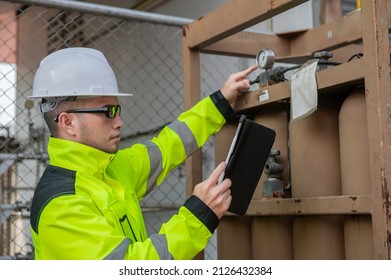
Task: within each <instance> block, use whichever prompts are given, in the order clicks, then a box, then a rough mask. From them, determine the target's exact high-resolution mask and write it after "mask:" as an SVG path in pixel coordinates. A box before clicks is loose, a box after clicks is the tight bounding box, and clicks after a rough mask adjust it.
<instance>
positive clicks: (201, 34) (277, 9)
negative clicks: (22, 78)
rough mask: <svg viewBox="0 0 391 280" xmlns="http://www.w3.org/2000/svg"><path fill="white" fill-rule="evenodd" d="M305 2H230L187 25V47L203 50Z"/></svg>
mask: <svg viewBox="0 0 391 280" xmlns="http://www.w3.org/2000/svg"><path fill="white" fill-rule="evenodd" d="M307 1H308V0H274V1H269V0H246V2H243V1H242V0H232V1H231V2H229V3H228V4H226V5H223V6H221V7H220V8H217V9H216V10H214V11H212V12H210V13H208V14H206V15H205V16H203V17H201V18H199V19H198V20H196V21H194V22H192V23H190V24H189V25H188V26H187V27H186V28H185V31H186V35H185V36H188V37H189V47H190V48H204V47H206V46H208V45H210V44H212V43H215V42H217V41H219V40H221V39H223V38H226V37H228V36H230V35H232V34H234V33H237V32H239V31H242V30H244V29H246V28H248V27H251V26H253V25H255V24H256V23H259V22H262V21H264V20H266V19H268V18H270V17H272V16H275V15H277V14H279V13H282V12H284V11H286V10H289V9H290V8H293V7H295V6H297V5H300V4H302V3H304V2H307Z"/></svg>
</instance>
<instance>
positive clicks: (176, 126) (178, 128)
mask: <svg viewBox="0 0 391 280" xmlns="http://www.w3.org/2000/svg"><path fill="white" fill-rule="evenodd" d="M168 127H169V128H171V129H172V130H173V131H175V133H177V134H178V135H179V137H180V138H181V140H182V143H183V146H184V147H185V153H186V157H188V156H190V155H191V154H192V153H194V152H195V151H196V150H197V149H198V145H197V140H196V139H195V137H194V135H193V133H192V132H191V130H190V129H189V127H188V126H187V124H186V123H184V122H180V121H178V120H175V121H173V122H172V123H171V124H169V125H168Z"/></svg>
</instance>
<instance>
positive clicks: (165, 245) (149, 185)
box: [30, 91, 234, 260]
mask: <svg viewBox="0 0 391 280" xmlns="http://www.w3.org/2000/svg"><path fill="white" fill-rule="evenodd" d="M233 114H234V112H233V110H232V108H231V107H230V106H229V104H228V102H227V101H226V100H225V99H224V97H223V96H222V94H221V93H220V91H218V92H215V93H214V94H212V95H210V96H209V97H206V98H204V99H203V100H201V101H200V102H198V103H197V104H196V105H195V106H194V107H193V108H191V109H190V110H188V111H186V112H184V113H182V114H181V115H180V116H179V117H178V118H177V119H176V120H175V121H174V122H172V123H171V124H170V125H168V126H166V127H165V128H164V129H163V130H162V131H161V132H160V133H159V135H158V136H157V137H155V138H153V139H152V140H151V141H148V142H146V143H144V144H136V145H133V146H131V147H129V148H126V149H123V150H119V151H118V152H117V153H116V154H109V153H105V152H103V151H100V150H98V149H95V148H92V147H89V146H86V145H83V144H80V143H76V142H73V141H68V140H64V139H59V138H54V137H50V139H49V145H48V153H49V158H50V165H49V166H48V167H47V168H46V169H45V171H44V174H43V175H42V178H41V179H40V181H39V183H38V186H37V188H36V190H35V193H34V197H33V202H32V205H31V218H30V222H31V232H32V239H33V242H34V248H35V258H36V259H73V260H76V259H90V260H92V259H142V260H145V259H191V258H193V257H194V256H195V255H196V254H197V253H199V252H200V251H201V250H203V249H204V248H205V246H206V244H207V242H208V240H209V238H210V237H211V235H212V234H213V232H214V230H215V229H216V227H217V225H218V222H219V220H218V218H217V216H216V215H215V214H214V212H213V211H211V209H210V208H209V207H208V206H207V205H206V204H204V203H203V202H202V201H201V200H200V199H198V198H197V197H196V196H191V197H190V198H189V199H188V200H187V201H186V202H185V203H184V205H183V206H182V207H180V209H179V210H178V213H177V214H176V215H174V216H173V217H172V218H171V219H170V220H169V221H167V222H166V223H164V224H163V225H162V226H161V228H160V231H159V232H158V234H153V235H150V236H147V232H146V228H145V224H144V220H143V215H142V212H141V208H140V205H139V200H140V199H142V198H143V197H144V196H145V195H146V194H147V193H149V192H150V191H151V190H152V189H153V188H154V187H156V186H158V185H160V184H161V183H162V181H163V180H164V178H165V177H166V176H167V174H168V173H169V172H170V171H171V170H172V169H173V168H175V167H176V166H178V165H179V164H181V163H182V162H183V161H184V160H185V158H186V157H188V156H190V155H191V154H192V153H193V152H194V151H195V150H197V149H198V148H199V147H201V146H202V145H203V144H204V143H205V142H206V141H207V139H208V138H209V136H211V135H212V134H214V133H216V132H217V131H218V130H219V129H220V128H221V127H222V126H223V124H224V123H225V121H226V119H227V118H228V117H232V115H233Z"/></svg>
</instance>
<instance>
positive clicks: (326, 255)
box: [289, 94, 344, 259]
mask: <svg viewBox="0 0 391 280" xmlns="http://www.w3.org/2000/svg"><path fill="white" fill-rule="evenodd" d="M342 102H343V97H342V96H340V95H332V94H325V95H322V94H319V96H318V105H317V109H316V111H315V112H314V113H312V114H311V115H309V116H307V117H305V118H303V119H299V120H295V121H293V122H291V123H290V125H289V142H290V166H291V189H292V197H293V198H306V197H322V196H337V195H341V192H342V190H341V174H340V154H339V129H338V115H339V110H340V108H341V104H342ZM343 241H344V239H343V217H341V216H334V215H318V216H305V215H303V216H295V217H294V220H293V247H294V249H293V251H294V258H295V259H344V243H343Z"/></svg>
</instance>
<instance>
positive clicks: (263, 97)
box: [258, 89, 269, 102]
mask: <svg viewBox="0 0 391 280" xmlns="http://www.w3.org/2000/svg"><path fill="white" fill-rule="evenodd" d="M258 100H259V102H264V101H267V100H269V90H268V89H264V90H262V94H260V95H259V96H258Z"/></svg>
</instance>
